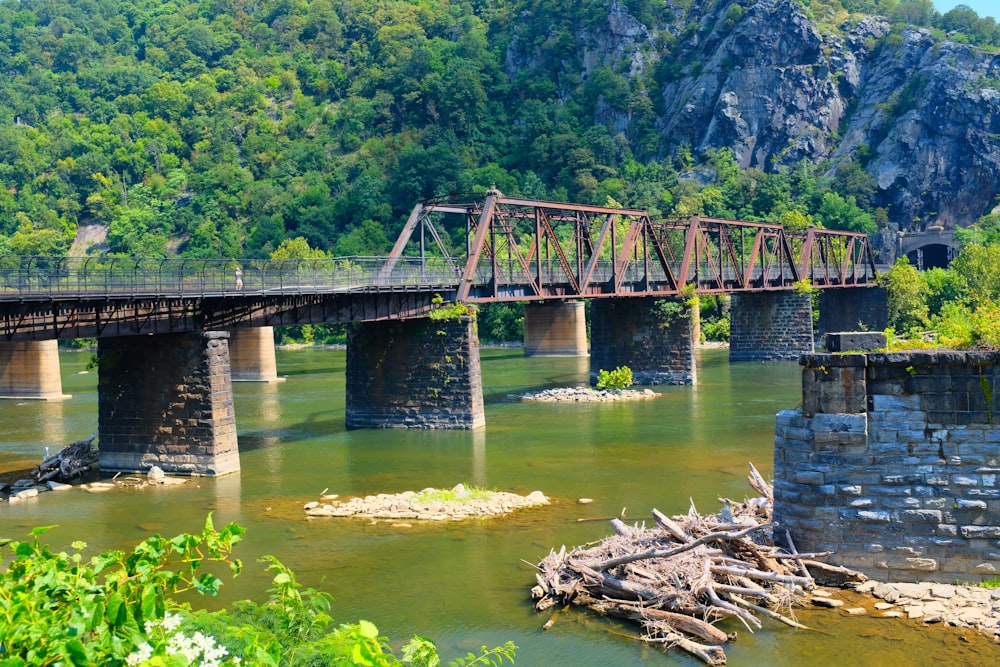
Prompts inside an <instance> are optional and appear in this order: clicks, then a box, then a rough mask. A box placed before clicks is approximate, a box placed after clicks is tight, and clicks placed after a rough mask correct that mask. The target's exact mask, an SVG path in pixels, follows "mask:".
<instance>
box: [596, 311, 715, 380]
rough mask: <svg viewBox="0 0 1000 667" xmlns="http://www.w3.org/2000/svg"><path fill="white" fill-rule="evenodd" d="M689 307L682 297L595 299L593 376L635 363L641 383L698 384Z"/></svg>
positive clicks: (630, 366) (632, 367) (632, 366)
mask: <svg viewBox="0 0 1000 667" xmlns="http://www.w3.org/2000/svg"><path fill="white" fill-rule="evenodd" d="M691 322H692V320H691V313H690V307H689V306H688V305H687V304H686V303H685V302H684V301H683V300H680V299H671V298H667V299H656V298H653V297H641V298H640V297H633V298H623V299H594V301H593V303H592V304H591V323H590V333H591V345H590V382H591V384H594V383H596V382H597V377H598V373H599V371H601V370H606V371H611V370H614V369H615V368H617V367H619V366H628V367H629V368H631V369H632V377H633V379H634V381H635V384H638V385H657V384H674V385H681V384H694V383H695V382H696V381H697V366H696V364H695V357H694V350H695V345H694V338H693V336H692V331H691V329H692V325H691Z"/></svg>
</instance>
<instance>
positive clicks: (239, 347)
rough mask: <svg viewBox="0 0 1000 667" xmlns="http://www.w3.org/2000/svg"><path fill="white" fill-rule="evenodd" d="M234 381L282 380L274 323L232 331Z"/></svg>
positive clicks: (230, 361) (230, 363)
mask: <svg viewBox="0 0 1000 667" xmlns="http://www.w3.org/2000/svg"><path fill="white" fill-rule="evenodd" d="M229 367H230V372H231V374H232V378H233V382H283V381H284V380H285V378H282V377H278V365H277V362H276V361H275V358H274V327H242V328H239V329H233V330H231V331H230V332H229Z"/></svg>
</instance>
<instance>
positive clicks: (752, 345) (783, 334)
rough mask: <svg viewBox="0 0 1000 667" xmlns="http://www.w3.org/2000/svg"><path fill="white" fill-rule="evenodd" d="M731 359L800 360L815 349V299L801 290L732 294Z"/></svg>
mask: <svg viewBox="0 0 1000 667" xmlns="http://www.w3.org/2000/svg"><path fill="white" fill-rule="evenodd" d="M731 313H732V315H731V317H732V319H731V320H730V326H729V360H730V361H780V360H786V361H787V360H794V359H798V358H799V355H800V354H802V353H804V352H812V351H813V325H812V300H811V296H810V295H809V294H800V293H798V292H794V291H792V292H747V293H740V294H733V301H732V310H731Z"/></svg>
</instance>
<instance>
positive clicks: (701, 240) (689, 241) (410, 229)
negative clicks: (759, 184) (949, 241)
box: [380, 190, 876, 302]
mask: <svg viewBox="0 0 1000 667" xmlns="http://www.w3.org/2000/svg"><path fill="white" fill-rule="evenodd" d="M448 220H451V221H452V224H453V228H452V230H451V231H450V232H448V233H444V232H442V230H443V229H446V228H447V226H448V224H449V223H448ZM421 225H422V226H423V228H422V229H421V237H420V239H421V240H420V244H419V250H418V251H417V252H418V253H419V256H420V257H421V260H422V261H421V264H422V263H423V261H424V259H425V258H426V259H427V260H428V261H429V256H430V254H434V256H436V257H438V259H439V263H438V266H451V267H453V268H454V272H455V274H456V275H458V276H459V284H458V287H457V289H456V290H455V294H456V298H457V299H458V300H459V301H464V302H491V301H514V300H539V299H567V298H588V297H605V296H619V297H621V296H671V295H678V294H680V293H681V292H682V291H683V290H685V289H690V288H691V287H693V288H694V289H695V291H696V292H698V293H703V294H716V293H732V292H742V291H764V290H786V289H792V288H794V284H795V283H796V282H798V281H801V280H802V279H808V280H809V281H810V283H811V284H812V286H814V287H820V288H828V287H849V286H863V285H872V284H874V283H875V279H876V269H875V262H874V255H873V252H872V249H871V245H870V244H869V242H868V238H867V236H865V235H864V234H858V233H853V232H841V231H830V230H822V229H816V228H811V229H809V230H808V231H807V232H806V233H804V234H792V233H789V232H788V231H787V230H785V229H784V228H782V227H781V226H780V225H773V224H768V223H756V222H744V221H736V220H723V219H717V218H702V217H699V216H692V217H689V218H683V219H676V218H674V219H663V220H652V219H651V218H650V216H649V215H648V213H646V212H645V211H643V210H638V209H618V208H609V207H602V206H586V205H582V204H569V203H558V202H547V201H540V200H531V199H521V198H508V197H506V196H504V195H503V193H501V192H499V191H498V190H490V191H488V192H487V193H485V195H480V196H479V197H477V198H473V199H471V200H470V201H467V202H464V203H458V202H457V201H456V199H455V197H452V198H450V199H448V200H427V201H424V202H421V203H420V204H418V205H417V206H416V207H415V208H414V210H413V212H412V213H411V214H410V217H409V218H408V220H407V222H406V225H404V228H403V231H402V233H401V234H400V237H399V239H397V241H396V244H395V246H394V247H393V251H392V256H391V257H390V258H389V260H388V261H387V262H386V265H385V267H384V268H383V269H382V272H381V274H380V277H381V278H384V279H388V278H389V277H390V276H392V275H393V271H394V270H396V265H397V263H398V262H399V260H400V259H401V258H403V257H407V258H410V257H412V256H413V255H414V251H413V246H414V245H416V244H415V243H414V237H415V232H416V230H417V229H418V228H419V227H420V226H421ZM423 229H426V230H428V231H429V233H430V234H431V236H432V237H433V240H434V243H433V244H425V243H424V241H423V233H424V232H423ZM463 234H464V236H465V241H464V246H465V248H464V253H462V252H459V251H455V250H449V245H448V244H449V243H451V244H456V243H462V242H461V240H460V239H461V237H462V235H463ZM441 262H443V264H442V263H441ZM458 267H461V268H460V269H459V268H458Z"/></svg>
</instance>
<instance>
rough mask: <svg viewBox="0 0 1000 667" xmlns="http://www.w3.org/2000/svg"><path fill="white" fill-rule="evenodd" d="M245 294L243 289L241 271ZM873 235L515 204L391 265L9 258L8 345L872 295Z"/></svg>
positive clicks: (487, 204)
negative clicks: (729, 299) (584, 307)
mask: <svg viewBox="0 0 1000 667" xmlns="http://www.w3.org/2000/svg"><path fill="white" fill-rule="evenodd" d="M237 267H239V268H240V270H241V272H242V275H241V280H242V284H241V285H240V284H238V283H237V281H236V279H235V272H236V268H237ZM876 279H877V272H876V267H875V260H874V254H873V252H872V248H871V245H870V244H869V241H868V237H867V236H866V235H864V234H859V233H852V232H841V231H828V230H821V229H815V228H810V229H809V230H808V231H806V232H805V233H802V234H793V233H790V232H788V231H787V230H785V229H784V228H782V227H781V226H779V225H771V224H765V223H755V222H740V221H734V220H719V219H713V218H702V217H697V216H693V217H690V218H684V219H676V218H674V219H663V220H654V219H652V218H651V217H650V216H649V214H648V213H647V212H646V211H642V210H636V209H618V208H607V207H600V206H583V205H578V204H568V203H558V202H545V201H536V200H529V199H517V198H509V197H505V196H504V195H503V194H502V193H500V192H499V191H496V190H491V191H489V192H487V193H486V194H485V195H479V196H478V197H473V196H470V197H468V198H467V199H466V200H465V201H462V200H461V199H460V198H459V197H456V196H451V197H449V198H447V199H435V200H427V201H423V202H420V203H418V204H417V205H416V206H415V207H414V209H413V212H412V213H411V214H410V216H409V218H408V220H407V222H406V224H405V226H404V228H403V231H402V233H401V234H400V236H399V238H398V239H397V241H396V244H395V246H394V247H393V249H392V252H391V253H390V255H389V256H388V257H342V258H334V259H305V260H271V261H263V260H192V259H179V258H177V259H159V260H156V259H135V258H117V257H85V258H46V257H21V256H5V257H0V336H2V337H3V339H5V340H18V339H22V340H41V339H51V338H78V337H90V336H119V335H138V334H150V333H166V332H181V331H198V330H210V329H225V328H230V327H234V326H248V325H249V326H265V325H275V326H276V325H288V324H306V323H317V322H352V321H361V320H381V319H400V318H406V317H416V316H421V315H425V314H426V313H427V312H428V311H429V310H430V309H431V308H433V307H434V304H433V301H434V299H435V296H436V295H440V296H441V297H442V298H443V299H444V300H445V301H457V302H463V303H491V302H498V301H535V300H546V299H572V298H602V297H640V296H655V297H666V296H679V295H690V294H693V293H697V294H732V293H740V292H762V291H773V290H793V289H798V288H800V287H802V286H806V285H808V286H811V287H814V288H823V289H827V288H843V287H864V286H870V285H874V284H875V282H876Z"/></svg>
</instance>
